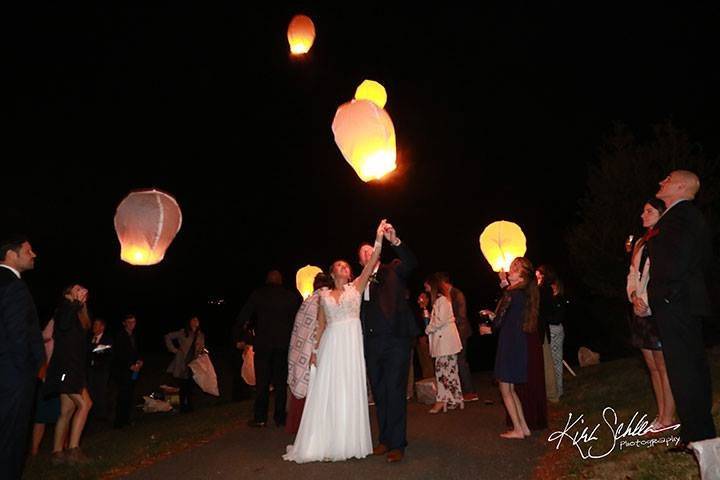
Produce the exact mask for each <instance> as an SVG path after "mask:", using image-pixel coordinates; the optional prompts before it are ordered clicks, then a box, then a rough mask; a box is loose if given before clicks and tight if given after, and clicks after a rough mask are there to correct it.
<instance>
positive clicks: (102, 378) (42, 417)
mask: <svg viewBox="0 0 720 480" xmlns="http://www.w3.org/2000/svg"><path fill="white" fill-rule="evenodd" d="M88 296H89V292H88V290H87V289H86V288H84V287H82V286H81V285H77V284H75V285H71V286H68V287H67V288H65V290H64V291H63V294H62V298H61V300H60V302H59V305H58V306H57V308H56V309H55V311H54V314H53V316H52V318H51V319H50V321H49V322H48V323H47V325H46V326H45V328H44V329H43V331H42V341H43V343H44V350H45V360H44V361H43V364H42V366H41V367H40V369H39V371H38V373H37V379H38V388H37V389H36V392H35V398H36V402H35V413H34V415H35V418H34V422H35V424H34V426H33V431H32V441H31V450H30V452H31V454H32V455H37V454H38V451H39V449H40V444H41V442H42V439H43V436H44V433H45V429H46V426H47V425H52V424H54V425H55V428H54V432H53V442H52V456H51V462H52V463H53V464H55V465H58V464H63V463H68V464H78V463H86V462H88V461H89V460H90V459H89V458H88V457H87V456H86V455H85V454H84V453H83V451H82V450H81V448H80V440H81V437H82V434H83V432H84V430H85V427H86V424H87V422H88V419H90V420H91V421H96V422H105V421H107V420H109V419H110V417H111V416H112V417H114V426H115V427H116V428H122V427H124V426H127V425H129V424H130V416H131V412H132V408H133V404H134V386H135V380H137V373H138V372H139V371H140V369H141V368H142V364H143V362H142V360H141V359H140V357H139V353H138V350H137V341H136V339H135V334H134V330H135V326H136V324H137V320H136V319H135V317H134V316H133V315H127V316H126V317H125V318H124V319H123V321H122V326H123V328H122V330H121V331H120V332H119V333H118V335H117V338H116V339H115V340H114V341H113V339H112V338H111V337H110V336H109V335H108V334H107V333H106V331H105V329H106V323H105V320H103V319H102V318H95V319H93V320H92V322H91V320H90V314H89V313H88V304H87V301H88ZM111 390H112V391H113V392H114V394H115V395H114V405H115V411H114V415H111V413H110V412H109V404H110V403H111V402H110V400H111V399H110V398H109V397H110V396H111V393H110V391H111Z"/></svg>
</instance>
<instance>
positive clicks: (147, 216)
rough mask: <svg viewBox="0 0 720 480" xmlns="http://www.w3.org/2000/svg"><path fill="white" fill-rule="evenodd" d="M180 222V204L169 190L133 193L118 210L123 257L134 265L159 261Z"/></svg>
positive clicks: (116, 221)
mask: <svg viewBox="0 0 720 480" xmlns="http://www.w3.org/2000/svg"><path fill="white" fill-rule="evenodd" d="M181 225H182V213H181V212H180V207H179V206H178V204H177V202H176V201H175V199H174V198H173V197H171V196H170V195H168V194H167V193H163V192H160V191H158V190H139V191H135V192H131V193H130V194H129V195H128V196H127V197H125V198H124V199H123V201H122V202H120V205H118V207H117V212H116V213H115V231H116V232H117V236H118V240H120V258H121V259H122V260H123V261H125V262H127V263H129V264H131V265H155V264H156V263H160V262H161V261H162V259H163V258H164V257H165V251H166V250H167V248H168V247H169V246H170V244H171V243H172V241H173V239H174V238H175V235H176V234H177V232H178V231H180V226H181Z"/></svg>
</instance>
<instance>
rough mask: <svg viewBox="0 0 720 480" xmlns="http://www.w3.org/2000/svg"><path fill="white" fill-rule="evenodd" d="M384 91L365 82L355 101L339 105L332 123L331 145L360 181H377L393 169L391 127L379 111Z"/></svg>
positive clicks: (375, 83) (384, 98)
mask: <svg viewBox="0 0 720 480" xmlns="http://www.w3.org/2000/svg"><path fill="white" fill-rule="evenodd" d="M386 101H387V94H386V93H385V88H384V87H383V86H382V85H380V84H379V83H377V82H374V81H372V80H365V81H364V82H363V83H362V84H361V85H360V86H359V87H358V89H357V91H356V93H355V99H354V100H352V101H350V102H348V103H344V104H342V105H340V107H338V109H337V112H335V118H334V119H333V123H332V131H333V134H334V135H335V143H336V144H337V146H338V148H339V149H340V152H341V153H342V154H343V157H345V160H347V162H348V163H349V164H350V165H351V166H352V167H353V169H354V170H355V172H356V173H357V174H358V176H359V177H360V179H361V180H363V181H364V182H369V181H370V180H378V179H380V178H382V177H383V176H385V175H386V174H388V173H390V172H392V171H393V170H395V168H396V167H397V165H396V163H395V160H396V156H397V152H396V148H395V127H394V126H393V122H392V119H391V118H390V115H388V113H387V112H386V111H385V110H383V107H384V105H385V102H386Z"/></svg>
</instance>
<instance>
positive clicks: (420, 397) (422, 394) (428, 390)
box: [415, 377, 437, 405]
mask: <svg viewBox="0 0 720 480" xmlns="http://www.w3.org/2000/svg"><path fill="white" fill-rule="evenodd" d="M415 395H416V398H417V401H418V402H420V403H424V404H426V405H432V404H434V403H435V401H436V400H437V387H436V386H435V379H434V378H433V377H430V378H424V379H422V380H420V381H417V382H415Z"/></svg>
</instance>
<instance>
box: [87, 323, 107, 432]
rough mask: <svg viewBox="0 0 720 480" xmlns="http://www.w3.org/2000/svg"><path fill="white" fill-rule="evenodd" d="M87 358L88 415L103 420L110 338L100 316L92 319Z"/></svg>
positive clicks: (104, 416)
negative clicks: (90, 400) (89, 402)
mask: <svg viewBox="0 0 720 480" xmlns="http://www.w3.org/2000/svg"><path fill="white" fill-rule="evenodd" d="M88 359H89V360H88V362H89V368H88V392H89V393H90V398H91V399H92V402H93V406H92V409H90V416H91V418H92V419H94V420H105V418H106V417H107V388H108V382H109V379H110V361H111V360H112V339H111V338H110V336H109V335H108V334H107V332H105V320H103V319H102V318H96V319H95V320H93V324H92V334H91V336H90V341H89V343H88Z"/></svg>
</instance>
